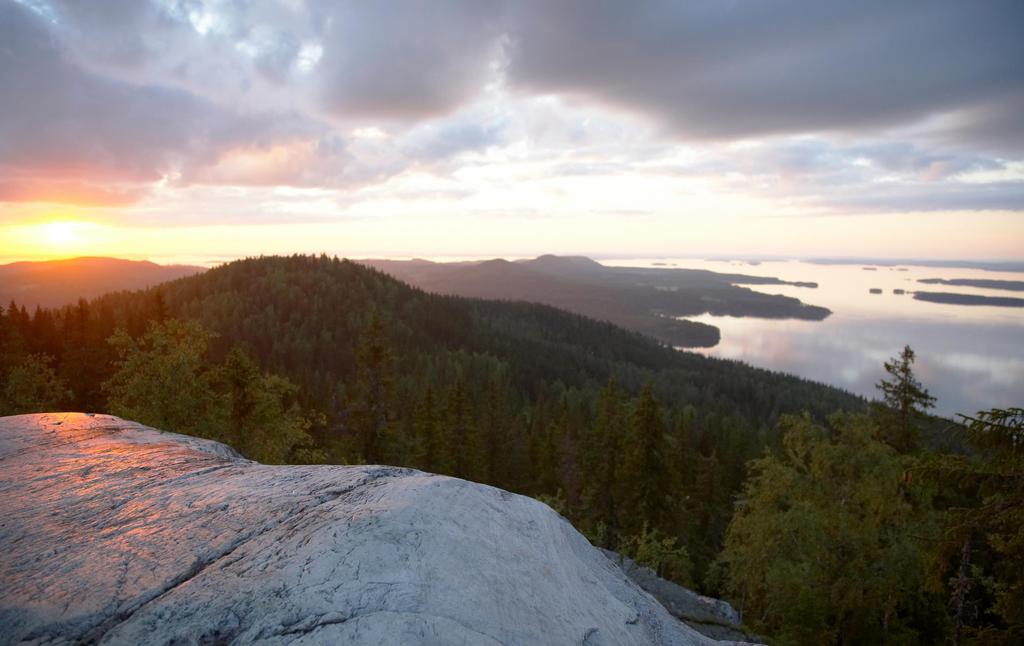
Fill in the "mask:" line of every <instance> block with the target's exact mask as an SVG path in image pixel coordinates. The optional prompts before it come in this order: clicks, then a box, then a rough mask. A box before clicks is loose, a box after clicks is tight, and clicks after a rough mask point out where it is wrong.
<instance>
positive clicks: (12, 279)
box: [0, 256, 206, 309]
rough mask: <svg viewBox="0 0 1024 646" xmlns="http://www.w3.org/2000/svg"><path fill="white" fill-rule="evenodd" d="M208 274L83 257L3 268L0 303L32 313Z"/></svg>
mask: <svg viewBox="0 0 1024 646" xmlns="http://www.w3.org/2000/svg"><path fill="white" fill-rule="evenodd" d="M204 271H206V269H205V268H203V267H196V266H192V265H158V264H156V263H153V262H150V261H148V260H123V259H120V258H103V257H95V256H83V257H80V258H68V259H65V260H45V261H22V262H13V263H9V264H6V265H0V303H5V304H6V303H8V302H10V301H12V300H13V301H16V302H17V303H18V304H19V305H24V306H26V307H28V308H30V309H32V308H35V307H36V306H37V305H38V306H40V307H60V306H61V305H67V304H69V303H74V302H75V301H77V300H78V299H79V298H84V299H86V300H89V299H92V298H96V297H97V296H100V295H102V294H106V293H108V292H117V291H126V290H128V291H131V290H137V289H144V288H146V287H152V286H153V285H157V284H159V283H163V282H167V281H169V280H175V279H177V278H182V277H184V276H191V275H193V274H198V273H201V272H204Z"/></svg>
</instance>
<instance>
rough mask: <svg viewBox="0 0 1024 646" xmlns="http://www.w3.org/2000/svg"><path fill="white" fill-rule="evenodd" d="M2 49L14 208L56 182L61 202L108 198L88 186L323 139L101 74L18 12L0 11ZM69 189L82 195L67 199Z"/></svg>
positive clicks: (3, 162) (259, 115) (3, 148)
mask: <svg viewBox="0 0 1024 646" xmlns="http://www.w3.org/2000/svg"><path fill="white" fill-rule="evenodd" d="M0 42H2V43H3V46H2V47H0V96H2V97H3V102H4V110H3V118H2V119H0V171H2V173H3V175H4V176H5V177H7V178H8V180H15V179H16V180H17V181H18V182H21V183H23V184H24V187H23V188H22V189H19V190H7V191H5V193H4V195H5V196H6V199H8V200H11V199H18V198H19V197H22V198H23V199H28V198H31V199H35V198H36V197H38V196H40V194H41V193H42V192H44V191H43V190H42V188H41V187H42V185H43V183H44V182H47V181H49V182H52V183H54V186H55V189H54V195H53V199H55V200H60V199H64V197H65V196H67V195H88V194H93V195H97V196H98V195H101V194H103V192H104V191H103V190H100V189H99V188H96V189H94V190H92V191H91V192H90V191H85V190H84V188H82V183H89V182H91V183H94V184H97V185H101V184H111V183H114V184H116V183H140V184H142V183H152V182H155V181H157V180H160V179H162V178H164V177H165V176H168V175H177V174H180V173H183V172H184V173H187V174H191V173H196V172H197V169H201V168H202V167H204V166H209V165H216V164H217V163H218V161H219V159H220V157H221V156H222V155H224V154H226V153H227V152H229V151H233V150H236V149H239V148H248V149H254V148H270V147H273V146H274V145H276V144H278V143H279V142H282V141H292V140H296V139H311V138H316V137H318V136H321V135H322V133H323V130H324V128H323V126H322V125H320V124H318V123H317V122H315V121H313V120H311V119H309V118H307V117H304V116H302V115H299V114H296V113H282V112H268V111H258V110H254V111H251V112H240V111H238V110H235V109H232V108H229V107H224V106H220V105H218V104H216V103H214V102H212V101H210V100H208V99H206V98H204V97H201V96H198V95H195V94H193V93H190V92H187V91H184V90H181V89H178V88H175V87H168V86H164V85H154V84H148V85H140V84H135V83H129V82H126V81H122V80H117V79H112V78H109V77H106V76H103V75H100V74H97V73H95V72H92V71H90V70H88V69H85V68H83V67H81V66H80V65H78V64H76V62H75V61H74V60H72V59H71V58H70V56H69V55H68V52H67V51H66V50H65V49H64V48H62V47H61V45H60V43H59V41H58V40H57V39H56V38H55V37H54V36H53V34H52V33H51V32H50V31H49V30H48V29H47V27H46V26H45V24H44V23H43V21H42V20H41V19H40V18H39V17H38V16H37V15H35V14H33V13H32V12H30V11H28V10H27V9H25V8H23V7H20V6H18V5H14V4H6V5H3V6H0ZM61 182H77V183H78V185H79V189H76V190H74V191H70V192H69V193H62V192H61V190H60V186H59V184H60V183H61ZM106 192H107V193H110V191H109V189H106ZM132 194H137V193H133V192H131V191H128V192H126V193H118V195H123V196H125V199H127V198H128V196H130V195H132ZM90 201H93V200H90ZM100 201H102V200H100Z"/></svg>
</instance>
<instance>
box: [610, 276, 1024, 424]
mask: <svg viewBox="0 0 1024 646" xmlns="http://www.w3.org/2000/svg"><path fill="white" fill-rule="evenodd" d="M602 262H604V263H605V264H609V265H622V266H653V265H655V264H662V265H670V266H676V267H681V268H692V269H707V270H710V271H717V272H728V273H738V274H748V275H754V276H774V277H777V278H781V279H783V280H788V281H813V282H817V283H818V287H817V288H816V289H811V288H806V287H793V286H789V285H759V286H748V287H750V288H751V289H755V290H757V291H761V292H764V293H769V294H785V295H787V296H793V297H795V298H799V299H800V300H801V301H804V302H805V303H810V304H812V305H821V306H823V307H827V308H829V309H830V310H832V315H831V316H829V317H828V318H827V319H825V320H824V321H820V322H819V321H799V320H775V319H761V318H749V317H744V318H736V317H730V316H710V315H703V316H698V317H693V318H692V320H695V321H701V322H703V323H709V324H711V325H715V326H717V327H718V328H719V329H720V330H721V331H722V340H721V342H720V343H719V344H718V345H717V346H715V347H714V348H709V349H706V350H698V351H699V352H702V353H704V354H707V355H709V356H715V357H723V358H726V359H736V360H739V361H743V362H746V363H749V364H751V365H755V366H759V367H762V368H768V369H770V370H778V371H783V372H789V373H792V374H796V375H799V376H801V377H806V378H808V379H814V380H816V381H823V382H825V383H829V384H832V385H835V386H839V387H841V388H845V389H848V390H850V391H852V392H855V393H857V394H860V395H864V396H865V397H869V398H873V397H875V396H876V395H877V390H876V388H875V383H877V382H878V380H879V379H880V378H881V377H882V375H883V370H882V363H883V362H884V361H885V360H886V359H888V358H890V357H892V356H894V355H895V354H897V353H898V352H899V350H900V349H901V348H902V347H903V346H904V345H907V344H909V345H910V346H911V347H912V348H913V349H914V351H915V352H916V353H917V363H916V364H915V371H916V372H917V375H918V377H919V378H920V380H921V381H922V382H923V383H924V385H925V387H927V388H928V389H929V391H930V392H931V394H932V395H934V396H935V397H936V398H937V399H938V401H937V404H936V411H937V412H938V413H940V414H942V415H955V414H956V413H974V412H975V411H978V410H981V409H985V408H991V407H994V406H1001V407H1007V406H1012V405H1015V402H1019V401H1020V399H1021V394H1022V393H1024V309H1020V308H1011V307H988V306H966V305H947V304H940V303H929V302H925V301H918V300H914V298H913V294H912V292H913V291H935V292H957V293H962V294H981V295H989V296H1020V293H1019V292H1018V293H1015V292H1009V291H1005V290H994V289H981V288H973V287H960V286H956V287H953V286H948V285H928V284H923V283H918V282H917V280H918V279H921V278H946V279H952V278H981V279H995V280H999V279H1002V280H1017V281H1020V280H1024V273H1015V272H997V271H983V270H978V269H963V268H935V267H923V266H915V265H900V266H894V267H885V266H873V265H820V264H815V263H812V262H806V261H797V260H791V261H765V262H760V263H758V264H752V263H750V262H747V261H721V260H696V259H692V258H691V259H687V258H671V259H665V258H658V259H627V260H608V261H602ZM865 267H872V269H870V270H866V269H864V268H865ZM872 288H878V289H881V290H882V293H881V294H872V293H870V291H869V290H871V289H872ZM896 289H903V290H905V291H906V292H907V293H906V294H903V295H898V294H894V293H893V290H896Z"/></svg>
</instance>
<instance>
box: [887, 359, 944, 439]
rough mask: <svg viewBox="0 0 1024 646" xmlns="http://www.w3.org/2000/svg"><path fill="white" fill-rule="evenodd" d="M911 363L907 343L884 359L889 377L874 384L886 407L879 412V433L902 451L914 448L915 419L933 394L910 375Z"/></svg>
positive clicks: (932, 403)
mask: <svg viewBox="0 0 1024 646" xmlns="http://www.w3.org/2000/svg"><path fill="white" fill-rule="evenodd" d="M913 365H914V351H913V350H911V349H910V346H909V345H908V346H904V348H903V351H902V352H900V354H899V355H898V356H896V357H893V358H892V359H890V360H889V361H886V362H885V372H886V373H888V375H889V379H882V380H881V381H879V382H878V383H877V384H876V385H875V387H876V388H878V389H879V390H880V391H881V392H882V403H883V404H884V406H885V408H886V409H887V410H886V411H885V414H884V415H883V418H884V424H883V429H882V434H883V437H884V439H885V440H886V442H888V443H889V444H890V445H892V447H893V448H895V449H896V450H897V451H900V452H903V453H907V452H910V451H914V450H915V449H917V445H918V439H919V436H920V428H919V426H918V424H919V421H920V420H921V419H922V418H923V417H924V416H925V411H926V410H927V409H929V408H932V407H934V406H935V398H934V397H932V396H931V395H930V394H929V393H928V391H927V390H926V389H925V388H924V386H922V385H921V382H920V381H918V380H917V377H916V376H915V375H914V370H913Z"/></svg>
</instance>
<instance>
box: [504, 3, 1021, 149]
mask: <svg viewBox="0 0 1024 646" xmlns="http://www.w3.org/2000/svg"><path fill="white" fill-rule="evenodd" d="M518 7H519V10H518V11H516V12H515V22H514V27H513V29H512V35H511V41H510V47H509V55H508V60H509V65H508V76H509V81H510V83H511V84H512V85H513V86H514V87H517V88H520V89H522V90H524V91H529V92H550V93H560V94H564V93H570V94H576V95H579V96H583V97H586V98H587V99H589V100H593V101H599V102H603V103H605V104H608V105H612V106H617V107H621V108H627V109H632V110H636V111H640V112H644V113H647V114H651V115H654V116H656V117H657V118H658V119H660V120H661V121H662V122H663V123H664V124H666V126H667V127H669V128H670V129H671V130H673V131H674V132H676V133H678V134H679V135H681V136H684V137H687V138H698V139H701V138H706V139H736V138H752V137H761V136H766V135H779V134H794V133H814V132H829V131H843V132H855V131H863V130H865V129H869V130H874V131H878V130H881V129H885V128H888V127H892V126H897V125H901V124H906V123H908V122H913V121H915V120H919V119H922V118H924V117H927V116H928V115H932V114H936V113H941V112H953V111H957V110H964V109H970V108H973V107H976V106H980V105H987V106H989V107H990V108H991V109H996V110H1002V111H1004V112H1005V113H1007V114H1010V113H1012V112H1015V113H1016V114H1017V115H1020V114H1024V102H1022V101H1021V95H1020V93H1019V92H1017V93H1008V92H1007V90H1008V89H1009V88H1016V89H1017V90H1020V89H1021V88H1024V74H1022V72H1021V70H1022V69H1024V39H1021V38H1020V25H1021V24H1024V5H1022V4H1021V3H1020V2H1016V1H1015V0H1007V1H993V2H984V3H963V2H948V1H940V2H928V3H891V2H876V1H871V0H868V1H863V2H855V3H830V2H773V3H765V2H720V1H717V0H703V1H696V2H686V3H681V2H673V1H671V0H659V1H654V2H646V3H643V4H641V5H635V4H627V3H620V2H615V1H610V0H609V1H603V2H582V1H573V2H559V3H547V2H527V3H524V4H521V5H518ZM1002 126H1003V127H1004V128H1006V129H1008V130H1010V131H1011V132H1013V133H1015V134H1016V135H1017V136H1019V134H1020V131H1021V129H1022V128H1024V124H1022V123H1021V120H1020V118H1019V116H1018V118H1017V119H1013V120H1010V121H1009V122H1008V123H1004V124H1002ZM962 134H963V136H965V137H969V136H970V135H971V130H970V128H964V129H963V130H962Z"/></svg>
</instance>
